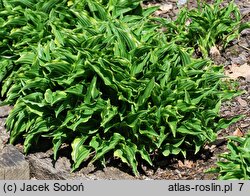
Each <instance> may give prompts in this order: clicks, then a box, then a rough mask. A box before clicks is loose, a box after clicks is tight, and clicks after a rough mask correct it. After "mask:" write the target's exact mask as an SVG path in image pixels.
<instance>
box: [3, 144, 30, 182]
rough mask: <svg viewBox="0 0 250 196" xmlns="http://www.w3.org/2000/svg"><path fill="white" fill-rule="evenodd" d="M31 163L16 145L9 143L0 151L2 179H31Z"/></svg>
mask: <svg viewBox="0 0 250 196" xmlns="http://www.w3.org/2000/svg"><path fill="white" fill-rule="evenodd" d="M29 179H30V170H29V163H28V162H27V161H26V160H25V158H24V155H23V154H21V153H20V152H19V151H18V150H17V149H16V148H15V147H14V146H12V145H7V146H5V147H4V148H3V149H2V150H1V152H0V180H29Z"/></svg>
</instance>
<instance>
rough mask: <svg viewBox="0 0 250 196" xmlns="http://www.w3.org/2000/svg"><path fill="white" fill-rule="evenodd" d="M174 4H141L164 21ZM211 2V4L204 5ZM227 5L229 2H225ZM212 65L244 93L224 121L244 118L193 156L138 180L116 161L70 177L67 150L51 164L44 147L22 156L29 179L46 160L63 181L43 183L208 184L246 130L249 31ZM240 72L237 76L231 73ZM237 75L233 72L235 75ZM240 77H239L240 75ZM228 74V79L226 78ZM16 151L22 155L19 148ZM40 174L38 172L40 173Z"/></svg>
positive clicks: (1, 110) (248, 5)
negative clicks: (230, 143) (233, 138)
mask: <svg viewBox="0 0 250 196" xmlns="http://www.w3.org/2000/svg"><path fill="white" fill-rule="evenodd" d="M176 2H177V0H149V1H144V5H145V6H150V5H160V6H163V7H162V10H160V11H157V12H156V15H158V16H161V17H165V18H168V19H175V17H176V14H178V11H179V8H178V7H177V4H176ZM207 2H212V1H207ZM228 2H229V1H228ZM235 2H236V3H237V5H238V6H239V8H240V11H241V13H242V16H243V20H244V21H250V2H249V0H236V1H235ZM196 6H197V5H196V1H195V0H190V1H189V3H188V7H189V8H192V7H196ZM212 58H213V59H214V61H215V62H216V64H223V65H224V66H225V70H226V71H225V73H226V74H228V75H229V76H231V75H233V74H234V78H236V80H237V81H238V82H239V89H242V90H244V91H245V92H244V93H243V94H242V95H241V96H238V97H236V98H234V99H233V100H230V101H227V102H224V103H223V105H222V108H221V115H222V116H225V117H227V118H230V117H233V116H235V115H239V114H244V115H245V116H244V117H243V118H242V120H240V121H239V122H237V123H235V124H233V125H231V126H230V127H229V128H227V129H224V130H221V131H220V132H219V133H218V139H217V140H216V141H215V142H214V143H212V144H209V145H206V146H205V148H204V150H202V151H201V152H200V153H199V154H197V155H192V156H189V158H187V159H183V158H181V157H169V158H167V159H166V158H165V159H159V160H158V162H157V164H156V165H155V167H154V168H149V167H147V166H142V167H141V171H140V173H141V176H140V177H137V178H136V177H134V176H133V175H132V173H131V170H130V168H128V167H127V166H126V165H124V164H122V163H120V162H119V161H117V160H110V161H109V163H108V164H107V165H106V167H102V166H100V165H91V166H84V167H83V168H82V169H81V170H79V171H77V172H74V173H70V165H71V162H70V160H69V158H68V157H67V156H66V154H67V152H68V150H69V146H67V145H65V147H64V148H63V149H62V150H61V152H60V157H59V159H58V160H57V161H56V162H54V161H53V159H52V154H53V153H52V150H51V149H48V148H46V147H45V149H43V150H41V149H40V150H38V149H36V150H34V152H33V153H31V154H29V155H27V156H26V159H27V160H28V161H29V162H30V165H31V176H32V178H33V179H43V178H44V177H43V175H40V174H39V173H37V172H36V169H37V168H36V167H37V166H36V165H35V164H34V162H36V161H37V160H40V161H44V160H46V161H47V162H46V163H47V165H46V167H53V168H54V169H55V172H58V173H61V174H62V175H64V176H65V178H59V177H58V178H57V177H55V175H51V177H49V175H47V177H46V179H145V180H146V179H148V180H149V179H168V180H178V179H179V180H187V179H190V180H205V179H207V180H212V179H216V178H217V175H216V174H211V173H206V171H207V169H209V168H211V167H214V166H215V163H216V161H217V160H218V155H219V154H220V153H223V152H226V137H227V136H230V135H244V134H246V133H247V132H248V131H249V130H250V67H249V66H250V29H248V30H244V31H243V32H242V33H241V35H240V37H239V39H237V40H235V41H233V42H232V43H231V44H230V45H228V47H227V48H226V49H225V50H224V51H219V53H218V55H216V56H215V57H213V56H212ZM241 68H242V69H243V71H241V72H240V71H239V73H238V75H237V73H233V72H234V70H239V69H241ZM235 72H237V71H235ZM241 73H243V74H241ZM230 74H231V75H230ZM10 109H11V107H10V106H5V107H0V133H1V134H0V144H1V143H3V144H5V143H6V142H8V137H9V136H8V133H6V130H5V128H4V122H5V120H6V117H7V116H8V113H9V111H10ZM17 147H18V148H19V149H20V151H22V145H21V144H18V145H17ZM40 172H42V170H41V171H40Z"/></svg>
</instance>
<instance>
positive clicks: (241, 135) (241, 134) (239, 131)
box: [233, 128, 244, 137]
mask: <svg viewBox="0 0 250 196" xmlns="http://www.w3.org/2000/svg"><path fill="white" fill-rule="evenodd" d="M243 135H244V134H243V133H242V131H241V130H240V128H237V129H236V130H235V131H234V132H233V136H237V137H243Z"/></svg>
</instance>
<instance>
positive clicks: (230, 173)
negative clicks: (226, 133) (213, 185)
mask: <svg viewBox="0 0 250 196" xmlns="http://www.w3.org/2000/svg"><path fill="white" fill-rule="evenodd" d="M228 139H229V142H228V144H227V148H228V150H229V152H227V153H223V154H221V155H220V160H219V161H218V162H217V167H216V168H213V169H211V170H210V171H209V172H215V173H219V177H218V178H219V180H250V134H247V135H246V136H245V137H237V136H231V137H228Z"/></svg>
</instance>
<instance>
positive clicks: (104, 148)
mask: <svg viewBox="0 0 250 196" xmlns="http://www.w3.org/2000/svg"><path fill="white" fill-rule="evenodd" d="M122 140H124V138H123V137H122V136H121V135H120V134H119V133H114V135H113V136H112V137H111V138H110V140H108V141H107V142H103V143H102V144H101V145H100V146H99V147H98V148H97V149H96V155H95V156H94V158H93V159H92V160H91V162H94V161H96V160H98V159H100V158H101V157H102V156H104V155H105V154H106V153H107V152H109V151H110V150H113V149H115V148H116V145H117V144H119V142H120V141H122Z"/></svg>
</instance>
